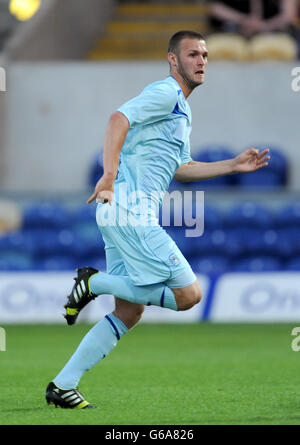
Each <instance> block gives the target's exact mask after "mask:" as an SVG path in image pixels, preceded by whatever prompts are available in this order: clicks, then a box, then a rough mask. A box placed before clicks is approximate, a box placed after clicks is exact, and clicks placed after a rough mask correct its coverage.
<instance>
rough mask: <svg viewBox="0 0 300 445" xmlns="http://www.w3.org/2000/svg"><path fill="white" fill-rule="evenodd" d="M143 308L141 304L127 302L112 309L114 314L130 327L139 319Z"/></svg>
mask: <svg viewBox="0 0 300 445" xmlns="http://www.w3.org/2000/svg"><path fill="white" fill-rule="evenodd" d="M144 309H145V307H144V305H143V304H135V303H129V304H128V305H122V306H121V305H118V306H117V307H116V309H115V311H114V315H115V316H116V317H118V318H119V319H120V320H121V321H123V323H124V324H125V325H126V326H127V328H128V329H130V328H132V327H133V326H134V325H136V324H137V323H138V322H139V321H140V319H141V318H142V315H143V312H144Z"/></svg>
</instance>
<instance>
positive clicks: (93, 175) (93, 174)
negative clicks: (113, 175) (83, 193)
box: [88, 149, 103, 188]
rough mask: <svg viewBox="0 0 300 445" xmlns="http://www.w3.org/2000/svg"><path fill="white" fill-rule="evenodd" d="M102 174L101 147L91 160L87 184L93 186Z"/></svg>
mask: <svg viewBox="0 0 300 445" xmlns="http://www.w3.org/2000/svg"><path fill="white" fill-rule="evenodd" d="M102 175H103V166H102V149H101V150H100V153H99V152H98V153H97V155H96V156H95V158H94V159H93V161H92V165H91V168H90V170H89V173H88V185H89V186H90V187H91V188H94V187H95V185H96V184H97V182H98V180H99V179H100V177H101V176H102Z"/></svg>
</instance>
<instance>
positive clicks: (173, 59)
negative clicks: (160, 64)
mask: <svg viewBox="0 0 300 445" xmlns="http://www.w3.org/2000/svg"><path fill="white" fill-rule="evenodd" d="M168 62H169V64H170V67H171V68H175V67H176V68H177V57H176V54H174V53H168Z"/></svg>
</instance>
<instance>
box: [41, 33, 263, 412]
mask: <svg viewBox="0 0 300 445" xmlns="http://www.w3.org/2000/svg"><path fill="white" fill-rule="evenodd" d="M207 56H208V53H207V47H206V44H205V40H204V38H203V36H202V35H201V34H199V33H196V32H193V31H179V32H177V33H176V34H174V35H173V37H172V38H171V39H170V42H169V48H168V62H169V65H170V75H169V76H168V77H167V78H166V79H164V80H161V81H158V82H154V83H152V84H150V85H148V86H147V87H146V88H145V89H144V90H143V91H142V93H141V94H140V95H139V96H137V97H135V98H133V99H132V100H130V101H129V102H127V103H125V104H124V105H122V106H121V107H120V108H119V109H118V110H117V111H116V112H115V113H113V114H112V116H111V117H110V120H109V123H108V126H107V129H106V133H105V138H104V147H103V166H104V173H103V176H102V177H101V178H100V179H99V181H98V183H97V184H96V187H95V190H94V193H93V194H92V195H91V197H90V198H89V199H88V203H91V202H93V201H94V200H96V201H97V202H98V206H97V213H96V217H97V223H98V226H99V229H100V231H101V233H102V236H103V239H104V241H105V251H106V261H107V273H103V272H101V271H97V270H96V269H93V268H91V267H84V268H81V269H78V270H77V277H76V278H75V284H74V286H73V289H72V291H71V294H70V295H69V297H68V302H67V304H66V305H65V308H66V315H65V318H66V319H67V322H68V324H70V325H71V324H74V323H75V321H76V318H77V316H78V314H79V312H80V310H81V309H82V308H83V307H84V306H85V305H86V304H87V303H89V301H91V300H92V299H94V298H95V297H97V296H98V295H101V294H110V295H114V296H115V310H114V311H113V312H112V313H110V314H108V315H106V316H105V318H104V319H103V320H101V321H100V322H98V323H97V324H96V325H95V326H94V327H93V328H92V329H91V330H90V331H89V332H88V333H87V334H86V335H85V337H84V338H83V340H82V341H81V343H80V344H79V346H78V348H77V350H76V351H75V353H74V354H73V356H72V357H71V358H70V360H69V361H68V362H67V364H66V365H65V366H64V368H63V369H62V370H61V371H60V372H59V374H58V375H57V376H56V377H55V378H54V379H53V381H52V382H50V383H49V385H48V387H47V390H46V400H47V402H48V403H54V404H55V405H56V406H61V407H63V408H93V407H94V405H91V404H90V403H89V402H87V401H86V400H85V398H84V397H83V396H82V394H80V393H79V391H78V390H77V386H78V383H79V380H80V378H81V377H82V375H83V374H84V372H85V371H87V370H89V369H91V368H92V367H93V366H95V365H96V363H98V362H99V361H100V360H101V359H103V358H104V357H105V356H107V354H109V352H110V351H111V350H112V349H113V348H114V347H115V346H116V344H117V341H118V340H120V338H121V337H122V336H123V335H125V334H126V332H128V330H129V329H131V328H132V327H133V326H134V325H135V324H136V323H137V322H138V321H139V320H140V318H141V316H142V313H143V310H144V306H145V305H149V304H152V305H156V306H161V307H166V308H169V309H172V310H174V311H183V310H187V309H189V308H191V307H192V306H194V305H195V304H197V303H199V301H200V300H201V289H200V285H199V282H198V281H197V279H196V276H195V274H194V273H193V271H192V269H191V267H190V265H189V263H188V262H187V260H186V259H185V258H184V256H183V254H182V253H181V252H180V250H179V249H178V247H177V246H176V244H175V242H174V241H173V240H172V239H171V238H170V236H169V235H168V234H167V233H166V232H165V231H164V229H163V228H162V227H161V226H160V225H159V224H158V220H157V214H158V208H159V206H160V204H161V201H162V195H163V192H165V191H166V190H167V189H168V186H169V183H170V181H171V180H172V179H173V177H174V178H175V179H176V180H177V181H183V182H184V181H188V182H190V181H200V180H203V179H209V178H213V177H217V176H222V175H227V174H231V173H236V172H252V171H255V170H257V169H260V168H262V167H264V166H266V165H267V163H268V159H269V156H268V149H266V150H263V151H262V152H261V153H259V150H257V149H255V148H249V149H248V150H245V151H244V152H242V153H241V154H240V155H238V156H237V157H235V158H233V159H229V160H224V161H220V162H212V163H202V162H194V161H193V160H192V159H191V156H190V144H189V135H190V131H191V110H190V107H189V105H188V102H187V98H188V96H189V95H190V94H191V92H192V91H193V90H194V89H195V88H196V87H197V86H199V85H201V84H202V83H203V81H204V76H205V69H206V65H207ZM119 161H121V162H120V165H119ZM117 173H118V178H117V179H116V177H117ZM124 190H125V192H124ZM133 196H135V197H136V196H137V197H138V199H136V200H134V199H133ZM137 222H140V224H137Z"/></svg>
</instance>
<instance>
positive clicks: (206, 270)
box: [190, 255, 231, 275]
mask: <svg viewBox="0 0 300 445" xmlns="http://www.w3.org/2000/svg"><path fill="white" fill-rule="evenodd" d="M190 265H191V267H192V269H193V271H194V273H196V274H201V273H202V274H208V275H218V274H222V273H225V272H229V271H230V269H231V264H230V260H229V259H228V258H227V257H226V256H221V255H209V256H201V257H198V258H193V259H192V260H191V261H190Z"/></svg>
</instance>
